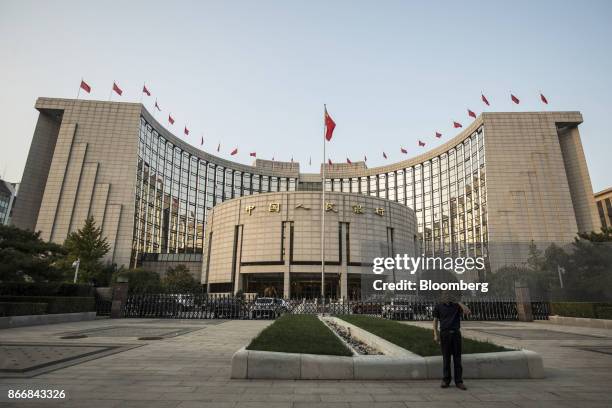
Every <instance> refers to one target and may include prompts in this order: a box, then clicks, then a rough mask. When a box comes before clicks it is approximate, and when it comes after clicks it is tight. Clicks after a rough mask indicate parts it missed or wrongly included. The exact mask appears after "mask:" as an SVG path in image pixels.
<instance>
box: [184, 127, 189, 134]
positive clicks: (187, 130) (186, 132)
mask: <svg viewBox="0 0 612 408" xmlns="http://www.w3.org/2000/svg"><path fill="white" fill-rule="evenodd" d="M183 132H185V136H189V129H187V126H185V130H184V131H183Z"/></svg>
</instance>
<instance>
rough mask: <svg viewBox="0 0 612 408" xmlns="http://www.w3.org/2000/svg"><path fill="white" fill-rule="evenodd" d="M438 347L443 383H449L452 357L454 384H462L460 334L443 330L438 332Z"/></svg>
mask: <svg viewBox="0 0 612 408" xmlns="http://www.w3.org/2000/svg"><path fill="white" fill-rule="evenodd" d="M440 346H441V348H442V365H443V367H444V369H443V373H444V382H445V383H447V384H448V383H450V382H451V378H452V376H451V368H450V360H451V356H452V357H453V371H454V372H455V384H460V383H462V382H463V367H462V366H461V332H460V331H459V330H444V331H442V332H440Z"/></svg>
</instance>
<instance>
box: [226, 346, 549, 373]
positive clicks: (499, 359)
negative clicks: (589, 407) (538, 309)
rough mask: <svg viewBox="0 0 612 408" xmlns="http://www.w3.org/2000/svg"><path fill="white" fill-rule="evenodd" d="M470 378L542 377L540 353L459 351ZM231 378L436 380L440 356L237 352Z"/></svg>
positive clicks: (440, 361)
mask: <svg viewBox="0 0 612 408" xmlns="http://www.w3.org/2000/svg"><path fill="white" fill-rule="evenodd" d="M462 362H463V374H464V375H463V376H464V378H470V379H494V378H495V379H519V378H522V379H526V378H544V366H543V363H542V357H541V356H540V355H539V354H538V353H535V352H533V351H529V350H518V351H505V352H497V353H477V354H465V355H464V356H463V361H462ZM231 378H235V379H245V378H250V379H282V380H312V379H325V380H391V379H393V380H427V379H429V380H433V379H438V380H439V379H441V378H442V357H440V356H434V357H393V356H355V357H341V356H324V355H314V354H297V353H278V352H272V351H258V350H246V349H245V348H244V347H243V348H241V349H240V350H238V351H237V352H236V353H235V354H234V356H233V357H232V370H231Z"/></svg>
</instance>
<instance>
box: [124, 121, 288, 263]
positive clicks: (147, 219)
mask: <svg viewBox="0 0 612 408" xmlns="http://www.w3.org/2000/svg"><path fill="white" fill-rule="evenodd" d="M296 184H297V183H296V179H295V178H288V177H273V176H269V175H261V174H256V173H248V172H244V171H240V170H236V169H232V168H229V167H225V166H223V165H222V164H219V163H214V162H212V161H209V160H205V159H203V158H201V157H199V156H196V155H193V154H192V153H190V152H187V151H185V150H183V148H181V146H178V145H177V144H174V143H172V142H171V141H169V140H167V139H166V138H165V137H164V136H162V135H161V134H159V133H158V132H157V131H156V130H155V129H154V128H153V127H152V126H151V125H150V124H149V123H147V122H146V120H145V119H144V118H142V117H141V119H140V135H139V144H138V173H137V176H136V201H135V211H134V239H133V240H132V255H131V260H130V266H132V267H134V266H137V265H139V263H140V262H141V261H142V259H151V258H156V259H159V257H154V256H151V255H152V254H201V253H202V251H203V248H204V245H205V242H204V241H205V240H204V228H205V224H206V215H207V213H208V211H209V210H210V209H211V208H212V207H213V206H214V205H215V204H217V203H220V202H223V201H225V200H229V199H232V198H234V197H240V196H243V195H249V194H256V193H262V192H270V191H294V190H295V187H296Z"/></svg>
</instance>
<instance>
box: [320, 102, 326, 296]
mask: <svg viewBox="0 0 612 408" xmlns="http://www.w3.org/2000/svg"><path fill="white" fill-rule="evenodd" d="M323 110H324V112H323V172H322V173H323V175H322V179H321V190H322V194H321V302H322V304H324V303H325V167H326V154H325V113H326V112H327V106H326V105H325V104H323Z"/></svg>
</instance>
